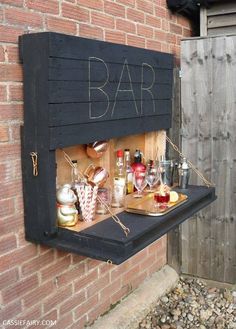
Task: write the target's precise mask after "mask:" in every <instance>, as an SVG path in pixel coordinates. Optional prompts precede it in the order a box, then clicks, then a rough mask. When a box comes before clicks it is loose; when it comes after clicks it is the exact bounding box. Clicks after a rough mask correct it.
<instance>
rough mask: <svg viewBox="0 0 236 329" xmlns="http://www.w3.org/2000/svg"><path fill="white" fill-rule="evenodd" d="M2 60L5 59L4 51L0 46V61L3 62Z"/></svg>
mask: <svg viewBox="0 0 236 329" xmlns="http://www.w3.org/2000/svg"><path fill="white" fill-rule="evenodd" d="M4 61H5V51H4V48H3V46H0V62H4ZM0 95H1V94H0Z"/></svg>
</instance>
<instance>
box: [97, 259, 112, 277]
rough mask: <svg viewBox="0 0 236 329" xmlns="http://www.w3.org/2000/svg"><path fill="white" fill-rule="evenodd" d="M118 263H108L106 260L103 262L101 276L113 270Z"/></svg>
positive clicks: (100, 268)
mask: <svg viewBox="0 0 236 329" xmlns="http://www.w3.org/2000/svg"><path fill="white" fill-rule="evenodd" d="M116 266H117V265H113V264H108V263H105V262H102V264H101V265H100V266H99V269H98V271H99V276H103V275H104V274H106V273H107V272H111V271H112V270H113V269H114V268H115V267H116Z"/></svg>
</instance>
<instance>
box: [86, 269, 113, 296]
mask: <svg viewBox="0 0 236 329" xmlns="http://www.w3.org/2000/svg"><path fill="white" fill-rule="evenodd" d="M109 283H110V280H109V273H107V274H105V275H104V276H102V277H101V278H98V279H97V280H96V281H93V283H92V284H90V285H89V286H88V287H87V288H86V290H87V296H88V298H89V297H92V296H93V295H95V294H96V292H98V291H100V290H102V289H104V288H105V287H106V286H107V285H109Z"/></svg>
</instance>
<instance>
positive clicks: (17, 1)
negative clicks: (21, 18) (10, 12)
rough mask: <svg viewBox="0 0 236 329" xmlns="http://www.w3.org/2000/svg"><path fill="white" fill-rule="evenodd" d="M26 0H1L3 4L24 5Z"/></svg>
mask: <svg viewBox="0 0 236 329" xmlns="http://www.w3.org/2000/svg"><path fill="white" fill-rule="evenodd" d="M23 2H24V0H1V4H3V3H4V4H8V5H11V6H18V7H22V5H23Z"/></svg>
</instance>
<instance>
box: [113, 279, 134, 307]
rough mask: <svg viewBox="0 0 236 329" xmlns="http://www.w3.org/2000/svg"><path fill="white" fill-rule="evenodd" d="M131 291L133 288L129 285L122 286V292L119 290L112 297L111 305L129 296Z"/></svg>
mask: <svg viewBox="0 0 236 329" xmlns="http://www.w3.org/2000/svg"><path fill="white" fill-rule="evenodd" d="M130 291H131V287H130V286H129V285H128V284H127V285H125V286H122V287H121V289H120V290H118V291H117V292H115V293H114V294H113V295H112V296H111V298H110V301H111V304H115V303H116V302H117V301H119V300H121V299H122V298H123V297H125V296H126V295H128V293H130Z"/></svg>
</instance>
